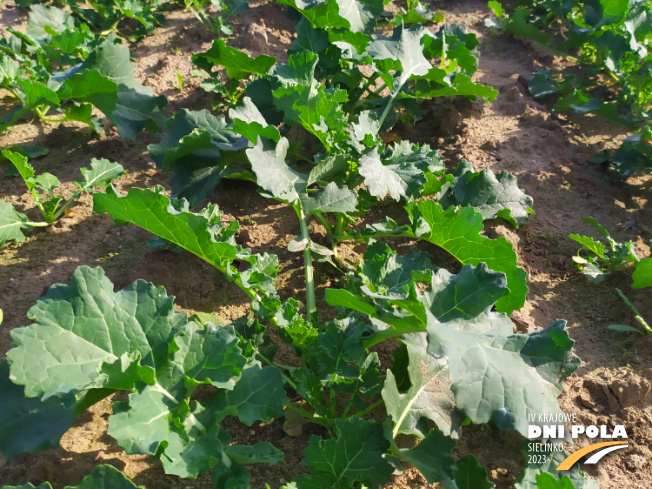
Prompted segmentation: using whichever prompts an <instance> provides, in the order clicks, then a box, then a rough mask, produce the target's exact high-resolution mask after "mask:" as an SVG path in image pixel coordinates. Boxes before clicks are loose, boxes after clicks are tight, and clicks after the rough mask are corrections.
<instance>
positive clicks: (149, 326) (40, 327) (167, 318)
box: [7, 266, 186, 401]
mask: <svg viewBox="0 0 652 489" xmlns="http://www.w3.org/2000/svg"><path fill="white" fill-rule="evenodd" d="M27 315H28V317H29V318H30V319H33V320H34V321H35V323H34V324H32V325H30V326H27V327H24V328H16V329H14V330H13V331H12V332H11V338H12V340H13V342H14V344H15V345H16V347H15V348H13V349H11V350H9V352H8V353H7V360H8V361H9V364H10V365H11V378H12V380H14V382H16V383H17V384H21V385H24V386H25V395H26V396H28V397H36V396H42V398H43V400H44V401H45V400H46V399H48V398H49V397H51V396H56V395H66V394H70V393H73V392H75V391H79V390H83V389H89V388H98V387H112V386H113V385H116V386H117V388H128V386H129V385H133V383H134V382H135V381H138V380H147V379H148V378H150V376H151V374H150V373H149V372H150V371H151V368H152V367H154V366H155V365H157V364H158V363H160V362H161V361H162V359H163V358H164V357H165V356H166V355H167V343H166V342H167V341H169V340H170V339H171V338H172V336H173V335H174V334H176V332H177V331H179V329H180V328H181V327H182V326H183V325H184V324H185V322H186V315H185V314H180V313H175V312H174V307H173V306H172V297H168V296H167V294H166V293H165V289H163V287H154V286H153V285H151V284H149V283H147V282H144V281H136V282H134V283H133V284H132V285H130V286H129V287H127V288H126V289H124V290H122V291H120V292H114V291H113V284H112V283H111V281H110V280H109V279H108V278H106V276H105V275H104V271H103V270H102V269H101V268H94V269H92V268H88V267H86V266H82V267H79V268H78V269H77V270H75V272H74V273H73V276H72V279H71V283H70V285H62V284H59V285H56V286H53V287H51V288H50V289H49V291H48V294H47V295H46V297H45V298H43V299H40V300H39V301H38V302H37V303H36V305H35V306H34V307H32V308H31V309H30V310H29V312H28V314H27ZM138 360H140V365H142V367H135V368H134V367H132V363H133V362H137V361H138ZM121 366H122V367H121ZM130 367H131V368H132V369H133V370H128V369H129V368H130ZM121 370H122V371H121ZM130 374H131V375H130ZM125 382H126V384H127V387H125V384H124V383H125Z"/></svg>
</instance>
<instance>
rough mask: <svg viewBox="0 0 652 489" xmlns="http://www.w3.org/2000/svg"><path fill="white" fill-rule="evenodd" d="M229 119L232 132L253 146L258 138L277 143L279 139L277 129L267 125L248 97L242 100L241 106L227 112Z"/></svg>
mask: <svg viewBox="0 0 652 489" xmlns="http://www.w3.org/2000/svg"><path fill="white" fill-rule="evenodd" d="M229 118H230V119H231V120H232V121H233V131H234V132H237V133H238V134H241V135H242V136H244V137H246V138H247V139H248V140H249V141H251V142H252V143H253V144H256V141H257V140H258V138H259V137H264V138H267V139H271V140H272V141H275V142H278V140H279V139H280V138H281V135H280V133H279V132H278V129H277V128H276V127H274V126H270V125H268V124H267V121H266V120H265V118H264V117H263V115H262V114H261V113H260V111H259V110H258V107H256V105H255V104H254V103H253V102H252V101H251V99H250V98H249V97H244V98H243V99H242V105H238V106H237V107H235V108H234V109H230V110H229Z"/></svg>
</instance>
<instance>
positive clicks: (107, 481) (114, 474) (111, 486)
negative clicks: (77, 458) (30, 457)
mask: <svg viewBox="0 0 652 489" xmlns="http://www.w3.org/2000/svg"><path fill="white" fill-rule="evenodd" d="M138 487H139V486H136V485H135V484H134V483H133V482H131V481H130V480H129V479H128V478H127V476H125V475H124V474H123V473H122V472H120V471H119V470H118V469H116V468H115V467H113V466H112V465H98V466H96V467H95V468H94V469H93V470H92V472H91V473H90V474H89V475H87V476H86V477H84V479H83V480H82V481H81V483H80V484H79V485H78V486H74V487H73V486H66V487H65V489H138ZM3 489H52V486H51V485H50V484H49V483H48V482H44V483H43V484H41V485H39V486H37V487H36V488H35V487H34V486H33V485H32V484H25V485H22V486H3Z"/></svg>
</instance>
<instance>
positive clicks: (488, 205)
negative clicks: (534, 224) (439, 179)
mask: <svg viewBox="0 0 652 489" xmlns="http://www.w3.org/2000/svg"><path fill="white" fill-rule="evenodd" d="M437 201H438V202H439V204H441V206H442V207H443V208H444V209H447V208H448V207H450V206H451V205H460V206H467V205H469V206H471V207H473V208H474V209H475V210H476V211H478V212H479V213H480V214H482V218H483V219H495V218H497V217H502V218H504V219H506V220H507V221H509V222H510V223H512V224H513V225H514V226H515V227H519V226H522V225H523V224H524V223H525V221H527V219H528V216H529V214H531V207H532V205H533V199H532V197H530V196H529V195H526V194H525V192H523V191H522V190H521V189H520V188H518V185H517V182H516V177H515V176H514V175H512V174H511V173H507V172H505V171H503V172H500V173H498V174H497V175H496V174H494V172H492V171H491V170H489V169H485V170H482V171H480V172H474V171H473V165H472V164H471V163H469V162H468V161H466V160H465V159H462V160H461V161H460V163H459V165H458V167H457V170H456V171H455V173H454V183H453V185H451V186H449V187H448V188H445V189H443V190H442V191H441V192H440V193H439V194H438V196H437Z"/></svg>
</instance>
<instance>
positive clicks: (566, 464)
mask: <svg viewBox="0 0 652 489" xmlns="http://www.w3.org/2000/svg"><path fill="white" fill-rule="evenodd" d="M626 444H627V442H626V441H625V442H623V441H605V442H603V443H594V444H593V445H589V446H588V447H584V448H581V449H580V450H578V451H576V452H573V453H572V454H571V455H569V456H568V457H566V459H565V460H564V461H563V462H562V463H560V464H559V467H557V470H568V469H570V468H571V467H572V466H573V465H574V464H575V462H577V461H578V460H579V459H581V458H582V457H583V456H584V455H586V454H587V453H589V452H592V451H594V450H597V449H598V448H602V447H609V446H611V445H626Z"/></svg>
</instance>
